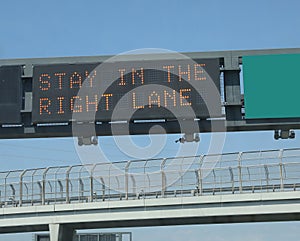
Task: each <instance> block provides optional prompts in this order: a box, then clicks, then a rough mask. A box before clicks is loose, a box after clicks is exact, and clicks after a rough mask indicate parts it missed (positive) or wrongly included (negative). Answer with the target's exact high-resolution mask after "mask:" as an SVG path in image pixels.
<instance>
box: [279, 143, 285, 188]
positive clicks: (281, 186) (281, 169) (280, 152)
mask: <svg viewBox="0 0 300 241" xmlns="http://www.w3.org/2000/svg"><path fill="white" fill-rule="evenodd" d="M282 157H283V149H280V151H279V160H280V162H279V170H280V190H281V191H282V190H283V189H284V185H283V163H282Z"/></svg>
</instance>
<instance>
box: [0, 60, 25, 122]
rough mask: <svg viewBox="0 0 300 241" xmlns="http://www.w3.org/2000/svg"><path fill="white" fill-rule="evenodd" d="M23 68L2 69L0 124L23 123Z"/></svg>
mask: <svg viewBox="0 0 300 241" xmlns="http://www.w3.org/2000/svg"><path fill="white" fill-rule="evenodd" d="M21 71H22V67H21V66H1V67H0V124H18V123H20V122H21V113H20V112H21V108H22V88H21Z"/></svg>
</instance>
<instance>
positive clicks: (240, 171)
mask: <svg viewBox="0 0 300 241" xmlns="http://www.w3.org/2000/svg"><path fill="white" fill-rule="evenodd" d="M242 156H243V152H239V155H238V171H239V192H240V193H242V192H243V177H242Z"/></svg>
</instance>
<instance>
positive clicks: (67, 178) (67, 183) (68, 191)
mask: <svg viewBox="0 0 300 241" xmlns="http://www.w3.org/2000/svg"><path fill="white" fill-rule="evenodd" d="M71 169H72V166H70V167H69V168H68V170H67V172H66V203H70V183H69V181H70V171H71Z"/></svg>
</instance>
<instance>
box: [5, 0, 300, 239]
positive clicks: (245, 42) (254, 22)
mask: <svg viewBox="0 0 300 241" xmlns="http://www.w3.org/2000/svg"><path fill="white" fill-rule="evenodd" d="M0 6H1V14H0V26H1V28H0V29H1V34H0V58H1V59H6V58H33V57H54V56H91V55H114V54H119V53H122V52H126V51H130V50H135V49H140V48H162V49H169V50H172V51H179V52H197V51H215V50H235V49H270V48H299V47H300V28H299V26H300V15H299V9H300V2H299V1H298V0H287V1H285V2H283V1H279V0H251V1H238V0H228V1H222V0H211V1H196V0H186V1H179V0H174V1H166V0H161V1H158V0H152V1H137V0H135V1H134V0H129V1H120V0H113V1H96V0H86V1H76V0H72V1H71V0H70V1H68V0H52V1H41V0H27V1H22V0H10V1H3V2H2V3H1V5H0ZM299 135H300V133H299V132H298V131H297V132H296V136H298V137H297V138H296V139H295V140H286V141H274V140H273V133H272V132H250V133H230V134H227V136H226V142H225V146H224V148H223V151H224V152H227V151H246V150H261V149H277V148H291V147H299ZM176 138H178V136H177V135H175V136H174V135H170V136H168V137H167V143H166V146H165V147H164V149H163V150H162V152H160V153H159V154H158V156H161V157H166V156H173V155H174V154H176V151H177V149H178V146H177V145H175V144H174V140H175V139H176ZM99 141H100V143H101V144H100V145H101V147H102V149H103V150H105V152H106V153H107V154H108V155H110V158H111V160H112V161H114V160H122V159H125V158H128V157H127V156H126V155H125V154H124V153H122V152H121V151H119V150H118V148H117V147H116V145H115V144H114V141H113V139H112V138H108V137H105V138H99ZM134 141H135V143H136V144H137V145H141V146H143V145H147V143H149V138H148V137H145V136H139V137H134ZM208 142H209V136H208V135H203V136H202V143H203V146H205V145H207V143H208ZM201 148H202V147H201ZM201 148H200V150H199V152H204V150H205V148H204V147H203V149H201ZM0 153H1V155H0V161H1V164H2V165H1V168H0V169H1V170H9V169H17V168H28V167H37V166H49V165H65V164H72V163H78V162H79V161H80V160H79V158H78V156H77V154H76V151H75V147H74V144H73V140H71V139H69V138H62V139H32V140H1V141H0ZM130 230H132V231H133V232H134V238H135V240H145V241H150V240H154V239H155V240H156V241H160V240H161V241H162V240H165V239H166V238H168V237H169V236H170V235H171V237H172V240H178V241H179V240H183V239H184V240H186V241H188V240H190V241H193V240H199V239H200V238H199V237H201V238H202V239H203V240H210V241H227V240H230V241H234V240H240V239H241V237H242V238H243V240H246V241H247V240H251V241H253V240H255V241H256V240H257V241H262V240H264V241H269V240H272V241H281V240H282V239H284V238H285V239H287V240H298V237H299V234H300V231H299V223H297V222H293V223H277V224H270V223H260V224H234V225H204V226H185V227H182V226H179V227H163V228H162V227H156V228H135V229H130ZM27 236H28V240H30V239H31V237H30V235H27ZM24 237H25V236H24ZM19 238H20V237H19V236H14V235H12V236H11V235H9V236H7V235H5V236H0V241H2V240H10V241H13V240H19ZM22 240H25V239H23V238H22Z"/></svg>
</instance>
